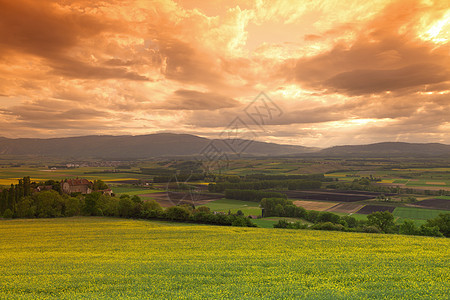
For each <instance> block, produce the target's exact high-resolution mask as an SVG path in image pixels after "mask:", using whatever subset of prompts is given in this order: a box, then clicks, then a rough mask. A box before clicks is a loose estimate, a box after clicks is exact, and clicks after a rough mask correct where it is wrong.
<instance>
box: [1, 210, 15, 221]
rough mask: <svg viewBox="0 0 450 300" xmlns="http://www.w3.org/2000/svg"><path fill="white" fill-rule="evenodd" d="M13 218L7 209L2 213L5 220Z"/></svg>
mask: <svg viewBox="0 0 450 300" xmlns="http://www.w3.org/2000/svg"><path fill="white" fill-rule="evenodd" d="M12 217H13V212H12V211H11V210H10V209H9V208H7V209H6V210H5V211H4V212H3V218H5V219H11V218H12Z"/></svg>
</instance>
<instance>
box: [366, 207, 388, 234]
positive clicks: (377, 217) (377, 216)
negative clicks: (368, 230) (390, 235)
mask: <svg viewBox="0 0 450 300" xmlns="http://www.w3.org/2000/svg"><path fill="white" fill-rule="evenodd" d="M367 220H368V225H369V226H370V225H372V226H376V227H378V228H379V229H380V230H381V231H383V232H385V233H387V232H391V229H392V227H394V216H393V215H392V214H391V213H390V212H388V211H377V212H374V213H372V214H370V215H368V216H367Z"/></svg>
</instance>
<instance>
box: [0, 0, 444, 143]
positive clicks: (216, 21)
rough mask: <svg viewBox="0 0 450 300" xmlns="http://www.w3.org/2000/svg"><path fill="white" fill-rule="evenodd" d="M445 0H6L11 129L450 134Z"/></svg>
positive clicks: (0, 50)
mask: <svg viewBox="0 0 450 300" xmlns="http://www.w3.org/2000/svg"><path fill="white" fill-rule="evenodd" d="M449 40H450V2H448V1H447V0H441V1H440V0H435V1H432V0H426V1H425V0H424V1H416V0H405V1H396V0H394V1H386V0H371V1H363V0H353V1H350V0H314V1H301V0H296V1H294V0H284V1H264V0H248V1H247V0H242V1H240V0H208V1H203V0H186V1H184V0H178V1H175V0H159V1H150V0H109V1H99V0H58V1H50V0H14V1H11V0H0V136H3V137H8V138H22V137H27V138H32V137H37V138H54V137H67V136H81V135H140V134H151V133H165V132H173V133H186V134H194V135H199V136H203V137H207V138H218V137H241V138H250V137H251V138H253V139H257V140H260V141H267V142H275V143H282V144H295V145H304V146H314V147H328V146H333V145H344V144H368V143H375V142H382V141H402V142H420V143H423V142H440V143H447V144H450V42H449Z"/></svg>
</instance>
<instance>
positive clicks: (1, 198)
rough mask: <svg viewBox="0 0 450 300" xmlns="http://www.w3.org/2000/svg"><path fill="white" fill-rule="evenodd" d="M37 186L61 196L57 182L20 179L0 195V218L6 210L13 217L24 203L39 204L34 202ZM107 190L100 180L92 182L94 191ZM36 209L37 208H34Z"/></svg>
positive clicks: (106, 186) (27, 177)
mask: <svg viewBox="0 0 450 300" xmlns="http://www.w3.org/2000/svg"><path fill="white" fill-rule="evenodd" d="M39 186H44V187H48V188H49V189H50V190H52V191H54V192H56V193H57V194H60V195H62V194H63V193H62V191H61V185H60V182H59V181H55V180H47V181H45V182H31V179H30V177H29V176H26V177H23V178H22V179H19V182H18V184H11V186H10V187H9V188H5V189H3V190H2V192H1V193H0V216H2V215H3V214H4V213H5V211H6V210H9V211H11V213H12V215H15V214H16V211H17V210H20V208H21V207H23V206H24V205H25V204H24V203H28V202H33V201H35V202H36V201H37V202H39V201H38V200H36V197H37V195H38V194H39V193H37V192H35V190H36V188H37V187H39ZM107 188H108V185H106V184H105V183H104V182H103V181H101V180H94V182H93V185H92V189H93V190H94V191H98V190H103V189H107ZM41 193H42V192H41ZM35 194H36V195H35ZM37 207H38V206H36V208H37ZM8 214H10V213H8Z"/></svg>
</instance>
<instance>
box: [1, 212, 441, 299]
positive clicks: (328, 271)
mask: <svg viewBox="0 0 450 300" xmlns="http://www.w3.org/2000/svg"><path fill="white" fill-rule="evenodd" d="M449 246H450V242H449V240H448V239H443V238H429V237H409V236H399V235H377V234H363V233H336V232H321V231H309V230H300V231H298V230H297V231H296V230H276V229H258V228H235V227H218V226H216V227H214V226H198V225H197V226H192V225H184V224H181V225H180V224H175V223H166V222H149V221H136V220H124V219H115V218H65V219H40V220H12V221H5V220H3V221H0V257H1V258H2V259H1V260H0V280H1V282H2V284H1V285H0V298H9V299H15V298H16V299H18V298H20V299H36V298H58V299H74V298H115V299H130V298H140V299H142V298H147V299H148V298H158V299H174V298H178V299H186V298H189V299H205V298H210V299H211V298H222V299H236V298H239V299H255V298H271V299H281V298H291V299H292V298H297V299H299V298H302V299H349V298H352V299H358V298H365V299H367V298H386V299H405V298H409V299H412V298H416V299H447V297H448V290H449V288H450V286H449V281H450V275H449V273H448V266H449V263H450V261H449V254H450V253H449V250H448V249H450V247H449Z"/></svg>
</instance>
